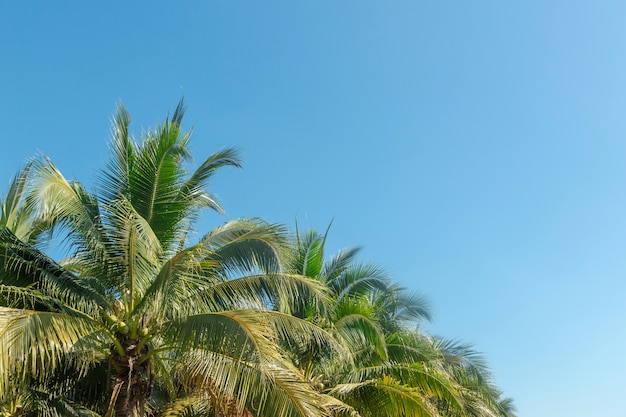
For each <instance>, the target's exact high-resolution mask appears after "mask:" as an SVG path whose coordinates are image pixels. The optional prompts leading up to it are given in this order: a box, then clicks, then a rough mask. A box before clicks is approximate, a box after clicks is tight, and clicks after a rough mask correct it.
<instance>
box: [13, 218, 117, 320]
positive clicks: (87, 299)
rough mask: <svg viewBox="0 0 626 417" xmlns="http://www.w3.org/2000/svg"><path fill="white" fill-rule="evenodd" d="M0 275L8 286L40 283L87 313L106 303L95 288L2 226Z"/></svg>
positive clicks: (49, 292)
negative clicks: (85, 283)
mask: <svg viewBox="0 0 626 417" xmlns="http://www.w3.org/2000/svg"><path fill="white" fill-rule="evenodd" d="M0 276H2V282H3V284H5V285H17V286H24V287H25V286H29V285H37V286H38V288H40V289H42V290H45V291H46V292H47V294H48V295H50V296H51V297H54V298H56V299H57V300H59V301H61V302H67V303H69V304H70V305H72V306H73V307H74V308H77V309H80V310H82V311H84V312H86V313H88V314H92V313H93V312H94V311H95V310H96V309H97V306H98V305H105V304H106V299H104V298H103V297H102V296H101V295H100V294H99V293H97V292H96V291H94V290H93V288H90V287H89V286H88V285H84V284H83V283H82V282H81V281H80V280H79V279H77V278H76V277H75V276H74V275H72V274H71V273H69V272H68V271H66V270H65V269H63V268H62V267H61V266H60V265H58V264H57V263H56V262H54V261H53V260H52V259H50V258H49V257H47V256H46V255H44V254H43V253H41V252H40V251H39V250H37V249H35V248H34V247H33V246H31V245H28V244H25V243H24V242H22V241H21V240H19V239H18V238H17V237H16V236H15V235H14V234H13V233H11V231H10V230H8V229H6V228H3V229H0Z"/></svg>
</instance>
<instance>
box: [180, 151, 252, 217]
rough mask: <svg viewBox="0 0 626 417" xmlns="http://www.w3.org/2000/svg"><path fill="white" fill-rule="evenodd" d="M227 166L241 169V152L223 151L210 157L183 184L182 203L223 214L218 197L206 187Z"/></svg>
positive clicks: (181, 190)
mask: <svg viewBox="0 0 626 417" xmlns="http://www.w3.org/2000/svg"><path fill="white" fill-rule="evenodd" d="M225 166H234V167H237V168H241V161H240V158H239V152H238V151H237V150H236V149H233V148H227V149H223V150H220V151H218V152H215V153H213V154H212V155H211V156H209V157H208V158H207V159H206V160H205V161H204V162H203V163H202V164H201V165H200V166H199V167H198V168H197V169H196V170H195V171H194V172H193V174H192V175H191V176H190V177H189V178H188V179H187V180H186V181H185V182H184V183H183V184H182V186H181V188H180V192H179V197H178V198H179V199H180V200H181V201H189V202H193V203H195V204H196V205H198V206H200V207H207V208H210V209H213V210H216V211H218V212H223V211H224V210H223V208H222V206H221V205H220V203H219V202H218V201H217V199H216V197H215V196H213V195H212V194H211V193H209V192H208V191H207V189H206V185H207V182H208V180H209V179H210V178H211V177H212V176H213V174H214V173H215V171H217V170H218V169H219V168H222V167H225ZM190 214H192V213H190Z"/></svg>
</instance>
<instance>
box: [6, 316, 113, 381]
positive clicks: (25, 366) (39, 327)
mask: <svg viewBox="0 0 626 417" xmlns="http://www.w3.org/2000/svg"><path fill="white" fill-rule="evenodd" d="M96 335H99V336H97V337H95V336H96ZM92 337H95V339H94V340H98V338H103V337H104V338H106V336H105V335H103V334H102V333H101V328H100V326H99V325H98V323H96V322H94V321H93V320H91V319H90V318H89V317H86V316H85V315H82V314H79V313H78V312H75V313H74V314H73V315H70V314H68V312H67V311H64V312H63V313H57V312H42V311H29V310H22V309H12V308H6V307H0V351H2V352H5V354H3V355H2V356H1V359H0V368H1V369H0V375H3V376H0V392H4V391H5V390H6V389H8V384H9V381H8V380H7V378H8V377H9V376H10V375H13V374H16V373H18V374H22V375H27V374H29V375H31V376H32V377H33V378H37V379H40V380H44V379H45V378H46V377H47V376H48V375H50V374H51V373H52V372H54V370H55V369H57V368H58V367H59V366H60V364H61V363H65V364H67V363H73V364H75V365H78V366H83V367H85V368H84V369H86V367H87V366H88V365H89V363H90V360H91V361H93V360H96V359H97V357H96V353H95V351H93V350H91V352H92V353H91V355H92V356H91V357H90V356H89V355H87V354H86V352H87V350H85V349H84V348H83V347H82V346H81V343H82V341H83V340H84V339H85V338H92ZM77 349H80V350H81V351H82V354H81V355H80V357H73V355H72V353H73V352H75V351H76V350H77ZM62 361H63V362H62Z"/></svg>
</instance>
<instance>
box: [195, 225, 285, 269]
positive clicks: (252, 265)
mask: <svg viewBox="0 0 626 417" xmlns="http://www.w3.org/2000/svg"><path fill="white" fill-rule="evenodd" d="M201 242H202V244H203V245H204V246H205V247H206V248H207V250H208V251H210V253H211V255H210V257H211V258H212V259H215V260H216V261H218V262H219V264H220V265H221V268H222V271H223V274H224V276H225V277H226V276H232V274H235V275H236V274H240V275H249V274H254V273H257V272H278V271H280V270H281V267H282V263H283V258H284V255H283V252H284V251H285V250H286V248H287V238H286V230H285V228H284V226H282V225H276V224H269V223H267V222H265V221H262V220H260V219H236V220H232V221H230V222H228V223H226V224H224V225H222V226H219V227H217V228H215V229H213V230H212V231H211V232H209V233H208V234H206V235H205V236H204V237H203V238H202V240H201Z"/></svg>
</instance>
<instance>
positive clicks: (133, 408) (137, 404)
mask: <svg viewBox="0 0 626 417" xmlns="http://www.w3.org/2000/svg"><path fill="white" fill-rule="evenodd" d="M120 342H122V346H124V350H125V353H126V354H125V355H123V356H121V355H119V353H117V352H116V351H114V352H112V357H111V363H112V367H113V370H114V373H115V387H114V389H113V393H112V395H111V402H110V407H109V411H110V412H111V411H113V410H115V417H143V416H144V415H145V414H146V413H145V406H146V402H147V401H148V399H149V398H150V394H151V391H152V384H151V383H150V381H151V375H150V363H149V360H146V361H145V362H142V361H141V359H142V358H143V357H144V355H145V354H146V353H148V349H147V347H146V346H144V347H143V348H142V349H141V350H140V351H137V349H136V348H137V343H138V340H127V339H125V340H121V341H120ZM109 414H110V413H109Z"/></svg>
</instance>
